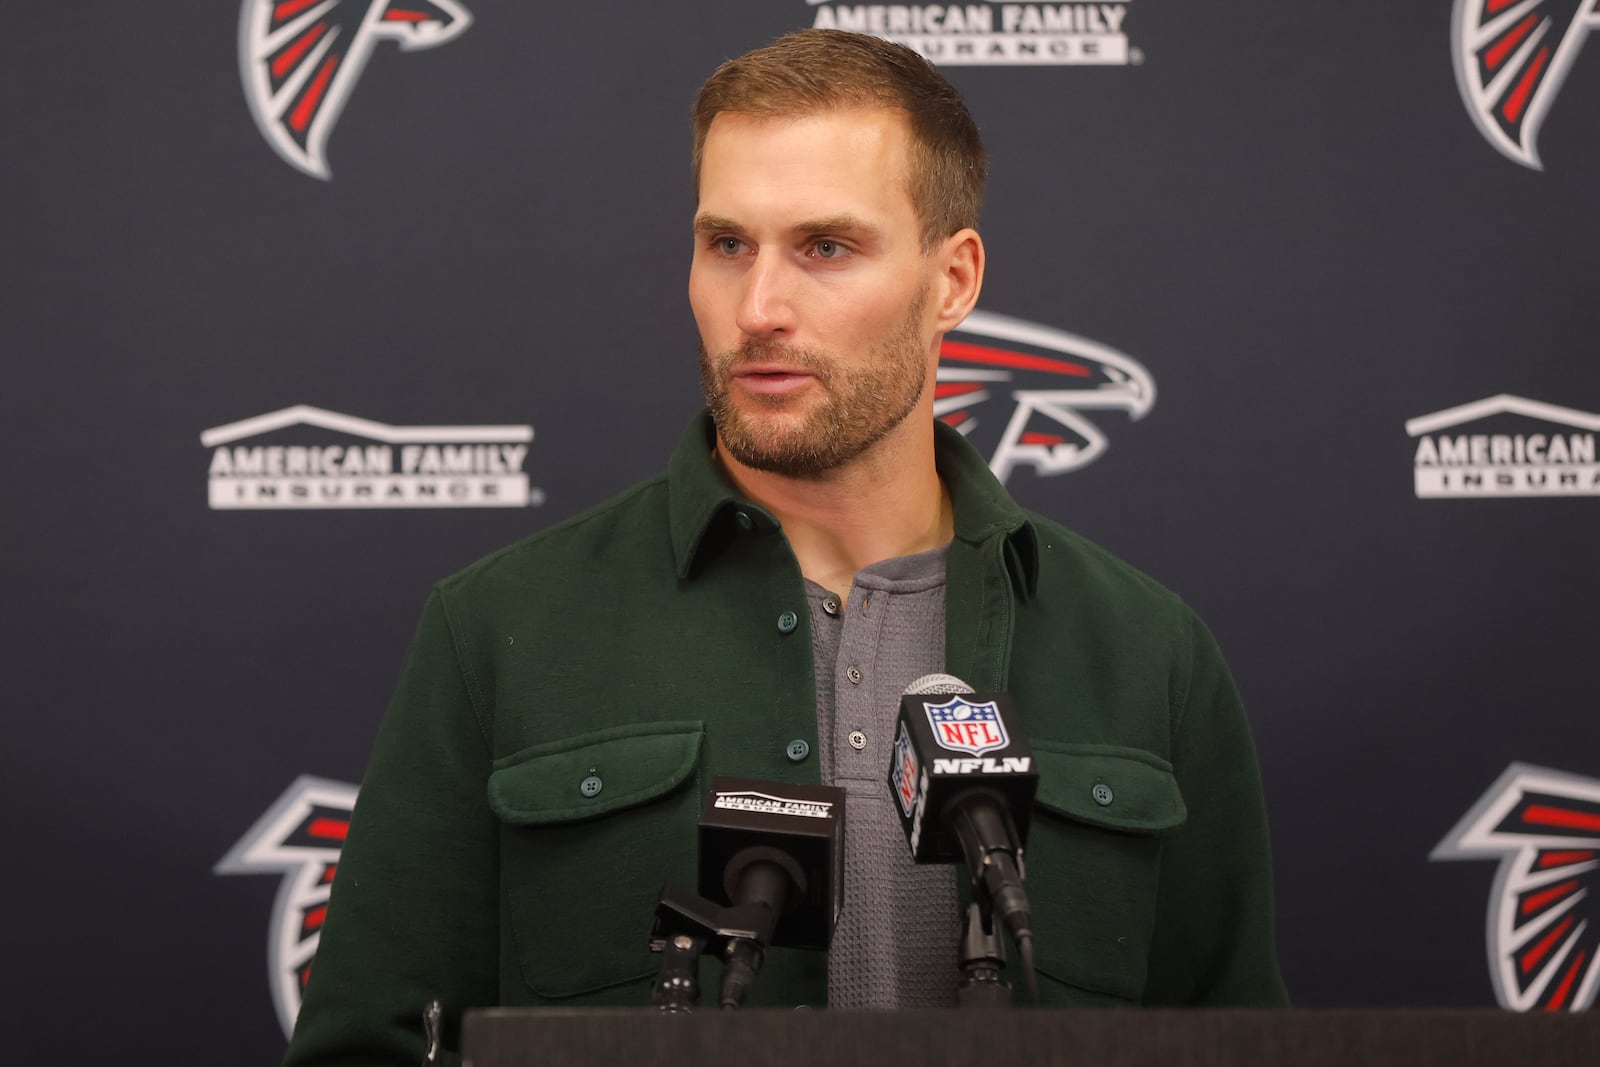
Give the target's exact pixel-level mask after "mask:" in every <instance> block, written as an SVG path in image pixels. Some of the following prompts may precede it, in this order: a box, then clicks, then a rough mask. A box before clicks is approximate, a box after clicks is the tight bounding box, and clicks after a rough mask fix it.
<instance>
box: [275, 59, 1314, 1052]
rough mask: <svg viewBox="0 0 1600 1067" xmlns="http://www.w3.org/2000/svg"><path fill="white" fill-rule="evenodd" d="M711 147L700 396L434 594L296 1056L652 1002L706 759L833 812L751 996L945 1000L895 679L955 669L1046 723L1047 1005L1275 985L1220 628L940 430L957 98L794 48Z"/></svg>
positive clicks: (967, 155) (705, 147)
mask: <svg viewBox="0 0 1600 1067" xmlns="http://www.w3.org/2000/svg"><path fill="white" fill-rule="evenodd" d="M695 165H696V183H697V190H698V196H699V204H698V209H697V212H696V215H695V220H694V233H695V247H694V254H693V259H692V262H691V267H690V272H689V298H690V303H691V304H692V306H693V309H694V314H695V319H696V322H697V324H698V326H699V330H700V336H701V342H702V350H701V359H700V364H701V381H702V385H703V386H704V389H705V394H706V400H707V403H708V405H709V407H710V413H709V417H705V416H702V417H701V418H700V419H697V420H696V421H695V422H694V423H693V424H692V425H691V426H690V428H689V431H688V433H687V435H686V437H685V439H684V441H683V444H682V445H681V446H680V447H679V449H678V451H677V452H676V453H675V454H674V456H673V457H672V459H671V462H670V465H669V468H668V472H667V474H666V475H665V476H664V477H661V478H658V479H656V480H654V481H651V482H647V483H645V484H643V485H641V486H638V487H636V488H634V489H633V490H631V491H629V492H627V493H625V494H623V495H622V496H620V497H618V498H616V499H614V500H612V501H610V502H609V503H607V504H604V505H602V506H601V507H599V508H597V509H595V510H594V511H591V512H589V513H587V514H584V515H581V516H579V517H577V518H575V519H572V520H570V521H569V522H567V523H564V524H562V525H561V526H558V527H556V528H554V529H552V530H548V531H545V532H543V533H541V534H538V535H536V536H534V537H532V538H530V539H529V540H527V541H524V542H522V543H520V544H517V545H514V546H512V547H510V548H508V549H506V550H504V551H502V552H500V553H498V554H496V555H494V556H491V557H489V558H488V559H486V560H483V561H481V562H480V563H478V564H476V565H475V566H473V567H471V568H469V569H468V570H466V571H464V572H462V573H461V574H458V575H456V576H454V577H452V578H450V579H448V580H446V581H444V582H442V583H440V584H439V586H438V587H437V588H436V589H435V591H434V594H433V596H432V597H431V599H430V600H429V603H428V606H427V608H426V610H425V613H424V615H423V619H422V623H421V625H420V628H419V630H418V633H417V637H416V640H415V643H414V645H413V647H412V650H411V654H410V657H409V659H408V663H407V666H406V669H405V673H404V675H403V677H402V679H401V683H400V686H399V690H398V692H397V694H396V697H395V700H394V704H393V706H392V707H391V709H390V714H389V717H388V719H387V721H386V722H385V725H384V727H383V730H382V732H381V734H380V736H379V739H378V743H377V746H376V749H375V752H374V755H373V760H372V764H371V766H370V768H369V770H368V773H367V776H366V779H365V781H364V784H363V786H362V791H361V797H360V801H359V803H358V805H357V807H356V811H355V815H354V819H353V822H352V825H351V831H350V838H349V841H348V843H347V845H346V848H345V852H344V855H343V857H342V858H341V862H340V866H339V873H338V878H337V881H336V882H335V884H334V888H333V895H332V901H331V905H330V910H329V914H328V919H327V925H326V929H325V931H324V933H323V935H322V942H321V946H320V949H319V952H318V956H317V959H316V963H315V966H314V969H313V978H312V980H311V982H310V986H309V988H308V990H307V992H306V999H305V1004H304V1008H303V1010H302V1013H301V1016H300V1020H299V1025H298V1028H297V1031H296V1035H295V1039H294V1042H293V1045H292V1047H291V1050H290V1054H289V1058H288V1062H289V1063H295V1064H298V1063H312V1062H318V1063H323V1062H327V1063H334V1062H350V1063H355V1062H362V1063H366V1062H373V1061H374V1060H380V1059H381V1060H384V1061H385V1062H394V1063H406V1064H409V1063H415V1062H417V1061H418V1058H419V1056H420V1053H421V1043H422V1035H421V1028H420V1024H419V1021H418V1020H419V1013H420V1011H421V1008H422V1006H423V1004H425V1003H426V1002H427V1001H428V1000H430V999H433V998H439V999H440V1000H441V1001H442V1002H443V1004H444V1007H445V1013H446V1018H447V1019H448V1020H453V1019H454V1018H456V1017H457V1016H458V1015H459V1013H460V1012H461V1011H462V1010H463V1009H465V1008H467V1007H471V1006H477V1005H494V1004H506V1005H517V1004H523V1005H563V1006H574V1005H635V1006H643V1005H646V1004H647V1003H648V1002H649V989H650V981H651V978H652V976H653V974H654V973H655V970H656V966H657V960H656V958H655V957H652V956H651V955H650V954H649V952H648V951H647V947H646V940H647V933H648V930H649V927H650V919H651V915H652V913H653V910H654V905H655V903H656V899H657V896H658V894H659V891H660V889H661V887H662V885H663V884H664V883H665V882H667V881H669V880H671V881H678V882H680V883H690V884H692V881H693V852H694V840H695V836H694V827H695V822H696V818H697V815H698V812H699V809H700V806H701V802H702V796H703V791H704V790H705V788H706V787H707V785H708V783H709V782H710V780H711V778H712V777H713V776H715V775H718V774H737V775H741V776H746V777H753V778H764V779H772V780H786V781H804V782H816V781H819V780H823V781H827V782H830V783H832V784H837V785H840V786H842V787H843V788H844V789H845V790H846V792H847V797H848V799H847V811H848V817H847V826H848V833H847V842H846V853H847V855H846V890H845V900H846V902H845V909H844V916H843V918H842V919H841V924H840V928H839V930H838V932H837V933H836V935H835V939H834V948H833V950H832V951H831V952H830V953H829V954H828V955H827V956H826V957H824V956H822V955H821V954H817V953H804V952H785V951H781V950H780V951H773V952H771V953H769V954H768V959H767V962H766V965H765V967H764V968H763V971H762V974H761V978H760V980H759V982H758V983H757V984H756V986H755V989H754V992H753V993H752V995H751V999H750V1002H749V1003H751V1004H752V1005H762V1004H766V1005H795V1004H811V1005H817V1006H821V1005H824V1004H827V1005H833V1006H873V1007H897V1006H929V1005H943V1004H952V1003H953V1002H954V997H955V984H956V978H957V975H956V961H955V947H956V933H957V928H958V909H957V892H956V883H955V878H956V874H955V871H954V869H952V868H950V867H923V868H916V867H913V866H912V865H911V863H910V861H909V858H908V856H907V851H906V848H905V843H904V839H903V837H902V836H901V833H900V829H899V826H898V823H897V822H896V820H895V817H894V815H893V813H892V811H891V809H890V803H891V800H890V797H889V795H888V791H887V787H886V785H885V782H884V778H885V774H886V771H887V768H888V765H889V755H890V749H891V738H890V726H891V724H892V722H893V717H894V714H895V711H896V708H897V703H898V696H899V693H900V692H901V690H902V689H903V688H904V686H905V685H906V684H907V683H908V682H910V681H911V680H912V679H914V678H916V677H918V676H920V675H923V674H925V673H929V672H931V671H937V670H944V671H948V672H949V673H952V674H955V675H957V676H959V677H961V678H963V679H965V680H966V681H968V682H969V683H970V684H972V685H973V686H974V687H975V688H977V689H979V690H999V689H1006V690H1009V691H1010V692H1011V693H1012V694H1013V695H1014V696H1015V698H1016V701H1017V705H1018V707H1019V709H1020V710H1021V714H1022V715H1023V716H1024V717H1025V719H1026V728H1027V733H1028V735H1029V737H1030V739H1031V741H1032V745H1033V748H1034V751H1035V753H1036V756H1037V758H1038V761H1039V768H1040V794H1039V811H1038V812H1037V813H1036V815H1035V817H1034V819H1033V828H1032V833H1031V837H1030V841H1029V851H1028V887H1029V892H1030V896H1031V899H1032V902H1033V914H1034V940H1035V944H1036V950H1037V958H1038V966H1039V971H1040V975H1041V977H1040V999H1041V1001H1042V1002H1044V1003H1045V1004H1049V1005H1110V1004H1139V1003H1144V1004H1274V1003H1282V1002H1283V1000H1284V991H1283V986H1282V983H1281V980H1280V978H1279V976H1278V970H1277V964H1276V960H1275V955H1274V948H1273V931H1272V898H1271V886H1270V865H1269V862H1268V856H1267V839H1266V822H1265V817H1264V814H1263V809H1262V801H1261V793H1260V787H1259V782H1258V777H1257V772H1256V765H1255V758H1254V755H1253V751H1252V748H1251V743H1250V738H1249V733H1248V729H1247V726H1246V723H1245V719H1244V715H1243V711H1242V709H1241V707H1240V704H1239V701H1238V698H1237V695H1236V693H1235V691H1234V688H1233V685H1232V683H1231V681H1230V679H1229V677H1228V673H1227V669H1226V667H1225V666H1224V664H1223V662H1222V659H1221V656H1220V654H1219V653H1218V651H1217V649H1216V646H1215V644H1214V643H1213V642H1212V639H1211V637H1210V635H1209V634H1208V633H1207V632H1206V630H1205V628H1204V627H1203V626H1202V625H1201V624H1200V622H1199V621H1198V620H1197V619H1196V618H1195V617H1194V615H1193V614H1192V613H1191V612H1190V611H1189V610H1188V609H1187V608H1186V607H1185V606H1184V605H1183V604H1182V603H1181V602H1180V601H1178V600H1177V599H1176V598H1175V597H1173V596H1172V595H1171V594H1170V593H1168V592H1166V591H1165V590H1163V589H1162V588H1160V587H1159V586H1157V585H1156V584H1155V583H1153V582H1152V581H1150V580H1149V579H1147V578H1145V577H1143V576H1142V575H1139V574H1138V573H1136V572H1134V571H1133V570H1131V569H1130V568H1128V567H1126V566H1125V565H1123V564H1121V563H1119V562H1117V561H1116V560H1114V559H1112V558H1111V557H1110V556H1108V555H1106V554H1105V553H1104V552H1102V551H1101V550H1099V549H1096V548H1094V547H1093V546H1091V545H1089V544H1087V543H1086V542H1084V541H1083V540H1081V539H1080V538H1078V537H1077V536H1075V535H1073V534H1072V533H1070V532H1068V531H1067V530H1065V529H1063V528H1061V527H1060V526H1058V525H1056V524H1054V523H1052V522H1049V521H1047V520H1045V519H1043V518H1040V517H1038V516H1030V515H1028V514H1027V513H1025V512H1023V511H1022V510H1021V509H1019V508H1018V507H1017V506H1016V505H1015V504H1014V503H1013V502H1012V501H1011V500H1010V499H1009V497H1007V495H1006V494H1005V492H1004V490H1003V489H1002V488H1001V487H1000V485H999V484H998V483H997V482H996V481H995V480H994V478H993V477H992V476H991V475H990V473H989V471H988V470H987V468H986V467H985V466H984V464H983V462H982V460H981V459H980V458H979V457H978V456H977V455H976V453H974V452H973V451H972V450H971V449H970V448H969V447H968V446H967V445H966V443H965V441H963V440H962V439H961V437H960V436H959V435H958V434H956V433H954V432H953V431H951V430H949V429H948V428H946V427H943V426H941V425H939V424H937V423H936V422H935V420H934V419H933V415H932V402H933V388H932V386H933V381H934V375H935V369H936V364H937V361H938V353H939V346H940V340H941V338H942V337H943V335H944V334H945V333H946V332H947V331H949V330H951V329H953V328H955V327H956V326H957V325H958V324H959V323H960V322H961V320H962V319H963V318H964V317H965V316H966V315H967V313H968V312H969V311H971V310H972V308H973V306H974V305H975V304H976V302H977V300H978V295H979V291H980V289H981V287H982V282H983V272H984V250H983V243H982V241H981V240H980V238H979V236H978V234H977V232H976V230H975V229H974V227H975V225H976V222H977V214H978V206H979V201H980V197H981V190H982V183H983V178H984V174H985V171H986V162H985V158H984V153H983V147H982V144H981V142H980V140H979V138H978V133H977V129H976V127H975V126H974V124H973V122H972V120H971V118H970V116H969V115H968V114H967V111H966V108H965V106H964V105H963V104H962V102H961V100H960V98H959V96H958V95H957V94H956V92H955V91H954V89H953V88H952V87H951V86H950V85H949V84H948V83H947V82H946V81H945V80H944V79H943V77H941V76H940V75H939V74H938V73H937V71H935V70H934V69H933V68H932V67H931V66H930V65H928V64H927V63H926V62H924V61H923V60H921V59H920V58H919V57H917V56H916V55H915V54H914V53H912V52H910V51H908V50H906V49H903V48H900V47H899V46H895V45H891V44H887V43H885V42H883V41H880V40H878V39H875V38H871V37H864V36H858V35H853V34H844V33H837V32H831V31H805V32H801V33H797V34H792V35H790V36H788V37H785V38H782V39H781V40H779V41H778V42H776V43H775V44H773V45H771V46H769V47H767V48H764V49H760V50H758V51H756V52H753V53H750V54H749V55H746V56H744V57H741V58H740V59H737V60H733V61H731V62H729V63H727V64H725V65H724V66H723V67H722V68H720V69H719V70H718V71H717V72H716V73H715V74H714V75H713V76H712V78H711V79H710V80H709V81H708V82H707V84H706V85H705V87H704V88H703V89H702V90H701V93H700V96H699V98H698V100H697V103H696V109H695ZM909 901H914V902H915V906H914V907H912V906H903V905H904V904H905V903H906V902H909ZM447 1035H448V1036H453V1032H451V1031H447Z"/></svg>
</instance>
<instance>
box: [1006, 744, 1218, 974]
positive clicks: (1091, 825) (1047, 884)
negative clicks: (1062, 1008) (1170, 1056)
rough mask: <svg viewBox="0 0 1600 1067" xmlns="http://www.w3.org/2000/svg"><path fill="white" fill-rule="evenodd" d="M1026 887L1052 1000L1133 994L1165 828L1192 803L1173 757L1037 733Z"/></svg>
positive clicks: (1142, 966) (1143, 958) (1151, 918)
mask: <svg viewBox="0 0 1600 1067" xmlns="http://www.w3.org/2000/svg"><path fill="white" fill-rule="evenodd" d="M1033 753H1034V758H1035V759H1037V760H1038V762H1039V795H1038V800H1037V805H1036V810H1035V813H1034V817H1033V824H1032V829H1031V830H1030V831H1029V834H1028V849H1027V886H1028V897H1029V899H1030V901H1031V902H1032V904H1033V928H1034V946H1035V954H1036V956H1037V963H1038V968H1039V971H1040V973H1041V974H1042V975H1044V976H1046V977H1047V978H1049V979H1053V980H1054V982H1053V983H1052V982H1041V983H1040V996H1041V998H1043V1000H1044V1001H1045V1002H1046V1003H1056V1004H1081V1005H1093V1004H1103V1005H1115V1004H1118V1003H1137V1002H1138V1001H1139V999H1140V997H1141V995H1142V994H1143V990H1144V983H1145V975H1146V964H1147V958H1148V956H1149V949H1150V935H1151V930H1152V928H1153V926H1154V923H1155V908H1156V884H1157V878H1158V876H1159V874H1160V864H1161V836H1162V835H1163V834H1167V833H1170V832H1172V831H1174V830H1177V829H1179V828H1180V827H1182V826H1183V824H1184V821H1185V820H1186V819H1187V817H1188V812H1187V810H1186V809H1185V807H1184V804H1183V797H1182V795H1181V794H1180V793H1179V791H1178V783H1177V779H1175V778H1174V777H1173V774H1172V765H1171V764H1170V763H1168V762H1167V761H1166V760H1164V759H1162V758H1161V757H1159V756H1156V755H1154V754H1153V753H1150V752H1146V751H1144V750H1142V749H1135V748H1122V747H1118V746H1112V745H1062V744H1054V743H1051V742H1042V741H1036V742H1034V745H1033Z"/></svg>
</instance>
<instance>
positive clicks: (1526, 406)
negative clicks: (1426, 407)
mask: <svg viewBox="0 0 1600 1067" xmlns="http://www.w3.org/2000/svg"><path fill="white" fill-rule="evenodd" d="M1491 415H1525V416H1527V417H1528V418H1531V419H1543V420H1545V421H1546V422H1556V423H1561V424H1562V425H1564V426H1571V427H1572V428H1573V429H1576V430H1595V431H1600V415H1595V414H1591V413H1590V412H1587V411H1579V410H1578V409H1576V408H1564V407H1560V406H1558V405H1556V404H1546V403H1544V402H1542V401H1539V400H1529V399H1528V398H1526V397H1521V396H1512V395H1511V394H1510V393H1501V394H1500V395H1499V396H1491V397H1487V398H1485V399H1483V400H1474V401H1473V402H1472V403H1470V404H1462V405H1460V406H1459V407H1453V408H1446V409H1444V410H1443V411H1435V412H1434V413H1433V414H1431V415H1419V416H1417V417H1416V418H1414V419H1407V420H1406V433H1407V434H1408V435H1409V436H1411V437H1419V436H1421V435H1422V434H1425V433H1437V432H1438V431H1440V430H1446V429H1449V428H1450V427H1452V426H1457V425H1460V424H1461V423H1464V422H1472V421H1474V420H1477V419H1486V418H1488V417H1489V416H1491Z"/></svg>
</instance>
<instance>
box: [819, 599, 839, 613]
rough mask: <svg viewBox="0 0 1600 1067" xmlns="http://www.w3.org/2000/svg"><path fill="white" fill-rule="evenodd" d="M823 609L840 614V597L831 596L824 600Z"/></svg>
mask: <svg viewBox="0 0 1600 1067" xmlns="http://www.w3.org/2000/svg"><path fill="white" fill-rule="evenodd" d="M822 610H823V611H826V612H827V613H828V614H829V615H837V614H839V598H838V597H832V596H831V597H829V598H828V599H826V600H824V601H823V602H822Z"/></svg>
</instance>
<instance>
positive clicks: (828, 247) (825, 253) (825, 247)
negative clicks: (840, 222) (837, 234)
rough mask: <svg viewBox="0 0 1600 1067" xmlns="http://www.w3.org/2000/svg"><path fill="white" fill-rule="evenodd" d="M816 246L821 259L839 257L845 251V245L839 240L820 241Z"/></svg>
mask: <svg viewBox="0 0 1600 1067" xmlns="http://www.w3.org/2000/svg"><path fill="white" fill-rule="evenodd" d="M814 247H815V248H816V250H817V256H818V257H819V258H821V259H838V258H839V257H840V256H842V255H844V252H845V250H844V246H842V245H840V244H839V243H838V242H837V241H818V242H817V243H816V245H815V246H814Z"/></svg>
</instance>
